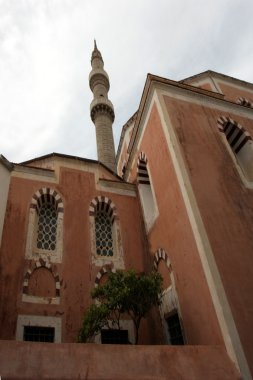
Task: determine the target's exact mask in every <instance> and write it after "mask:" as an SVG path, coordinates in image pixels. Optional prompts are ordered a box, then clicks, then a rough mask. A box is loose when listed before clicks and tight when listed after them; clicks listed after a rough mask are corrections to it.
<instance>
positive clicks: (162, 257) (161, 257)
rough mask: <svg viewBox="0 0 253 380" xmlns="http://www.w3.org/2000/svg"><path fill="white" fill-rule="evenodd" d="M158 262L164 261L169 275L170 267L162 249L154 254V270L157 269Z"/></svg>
mask: <svg viewBox="0 0 253 380" xmlns="http://www.w3.org/2000/svg"><path fill="white" fill-rule="evenodd" d="M160 260H164V261H165V263H166V265H167V267H168V269H169V273H170V274H171V272H172V267H171V263H170V259H169V257H168V255H167V253H166V252H165V250H164V249H163V248H158V250H157V251H156V252H155V256H154V269H155V270H157V269H158V264H159V261H160Z"/></svg>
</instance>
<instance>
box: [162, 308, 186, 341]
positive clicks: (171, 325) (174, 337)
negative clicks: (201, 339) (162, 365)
mask: <svg viewBox="0 0 253 380" xmlns="http://www.w3.org/2000/svg"><path fill="white" fill-rule="evenodd" d="M166 322H167V325H168V331H169V335H170V344H172V345H180V344H184V338H183V334H182V329H181V325H180V321H179V317H178V314H177V313H174V314H172V315H170V316H169V317H168V318H166Z"/></svg>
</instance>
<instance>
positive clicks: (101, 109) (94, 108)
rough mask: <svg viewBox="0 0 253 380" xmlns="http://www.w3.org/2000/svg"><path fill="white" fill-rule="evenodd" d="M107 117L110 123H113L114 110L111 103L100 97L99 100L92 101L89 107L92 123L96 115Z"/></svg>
mask: <svg viewBox="0 0 253 380" xmlns="http://www.w3.org/2000/svg"><path fill="white" fill-rule="evenodd" d="M101 114H103V115H105V114H106V115H108V117H110V119H111V121H112V123H113V122H114V118H115V115H114V108H113V105H112V102H111V101H110V100H109V99H106V98H105V97H103V96H101V97H99V99H97V98H96V99H93V101H92V102H91V105H90V116H91V119H92V121H93V122H95V119H96V116H97V115H101Z"/></svg>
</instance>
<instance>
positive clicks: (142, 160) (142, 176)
mask: <svg viewBox="0 0 253 380" xmlns="http://www.w3.org/2000/svg"><path fill="white" fill-rule="evenodd" d="M147 162H148V160H147V157H146V155H145V153H143V152H141V153H140V155H139V158H138V162H137V182H138V183H139V184H143V185H150V181H149V175H148V169H147Z"/></svg>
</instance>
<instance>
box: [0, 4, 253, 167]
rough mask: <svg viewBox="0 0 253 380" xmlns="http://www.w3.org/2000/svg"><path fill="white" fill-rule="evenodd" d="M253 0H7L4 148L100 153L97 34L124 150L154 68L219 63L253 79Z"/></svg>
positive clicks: (13, 155)
mask: <svg viewBox="0 0 253 380" xmlns="http://www.w3.org/2000/svg"><path fill="white" fill-rule="evenodd" d="M252 15H253V0H173V1H172V0H135V1H133V0H106V1H105V0H0V153H2V154H3V155H4V156H6V158H8V159H9V160H10V161H12V162H21V161H24V160H28V159H30V158H33V157H38V156H40V155H44V154H48V153H52V152H58V153H65V154H70V155H75V156H82V157H86V158H93V159H96V141H95V128H94V126H93V123H92V121H91V119H90V116H89V105H90V102H91V100H92V93H91V91H90V89H89V84H88V75H89V72H90V70H91V66H90V57H91V52H92V50H93V40H94V38H96V40H97V45H98V48H99V50H100V51H101V53H102V55H103V59H104V63H105V70H106V71H107V72H108V74H109V77H110V82H111V89H110V92H109V98H110V100H111V101H112V102H113V104H114V108H115V114H116V118H115V122H114V127H113V129H114V137H115V144H116V147H117V145H118V141H119V136H120V132H121V127H122V125H123V124H124V123H125V122H126V121H127V120H128V119H129V117H130V116H132V114H133V113H134V112H135V111H136V109H137V108H138V105H139V102H140V98H141V94H142V90H143V87H144V83H145V79H146V75H147V73H148V72H149V73H152V74H156V75H160V76H163V77H167V78H170V79H174V80H180V79H183V78H185V77H188V76H191V75H194V74H197V73H200V72H202V71H205V70H208V69H211V70H214V71H218V72H221V73H224V74H227V75H231V76H234V77H237V78H239V79H243V80H246V81H249V82H253V23H252Z"/></svg>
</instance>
